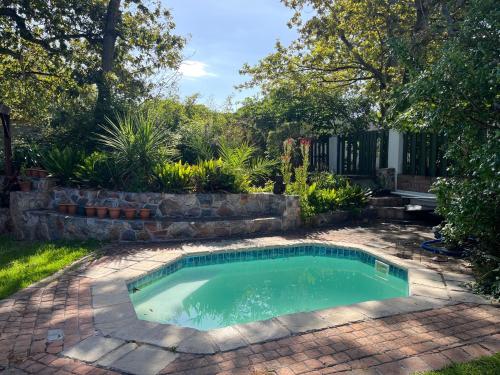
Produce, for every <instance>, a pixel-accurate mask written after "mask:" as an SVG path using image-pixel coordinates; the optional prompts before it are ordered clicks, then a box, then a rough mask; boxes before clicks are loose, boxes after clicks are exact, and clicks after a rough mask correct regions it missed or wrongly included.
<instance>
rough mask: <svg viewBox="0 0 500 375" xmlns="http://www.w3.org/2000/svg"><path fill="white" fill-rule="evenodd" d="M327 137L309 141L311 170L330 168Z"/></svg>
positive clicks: (326, 169) (317, 170)
mask: <svg viewBox="0 0 500 375" xmlns="http://www.w3.org/2000/svg"><path fill="white" fill-rule="evenodd" d="M328 139H329V137H328V136H325V137H320V138H316V139H314V140H313V141H312V143H311V151H310V153H311V154H310V164H311V167H310V168H311V170H312V171H316V172H320V171H328V170H330V147H329V142H328Z"/></svg>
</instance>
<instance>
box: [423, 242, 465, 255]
mask: <svg viewBox="0 0 500 375" xmlns="http://www.w3.org/2000/svg"><path fill="white" fill-rule="evenodd" d="M442 242H443V239H442V238H439V239H437V240H429V241H425V242H423V243H422V245H420V247H421V248H422V249H424V250H427V251H430V252H432V253H434V254H441V255H449V256H452V257H456V258H461V257H462V256H463V251H452V250H448V249H444V248H442V247H439V248H437V247H433V246H431V245H432V244H435V243H436V244H437V243H442Z"/></svg>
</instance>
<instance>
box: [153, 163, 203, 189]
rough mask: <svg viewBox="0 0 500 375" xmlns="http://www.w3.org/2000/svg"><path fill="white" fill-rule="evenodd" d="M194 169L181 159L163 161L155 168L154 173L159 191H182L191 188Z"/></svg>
mask: <svg viewBox="0 0 500 375" xmlns="http://www.w3.org/2000/svg"><path fill="white" fill-rule="evenodd" d="M193 172H194V169H193V167H191V166H190V165H188V164H183V163H182V161H179V162H177V163H165V164H162V165H158V166H157V167H156V168H155V175H156V178H157V180H158V184H159V186H160V191H162V192H168V193H182V192H186V191H188V190H192V189H193V175H194V174H193Z"/></svg>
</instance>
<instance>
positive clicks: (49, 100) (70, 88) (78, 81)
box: [0, 0, 185, 130]
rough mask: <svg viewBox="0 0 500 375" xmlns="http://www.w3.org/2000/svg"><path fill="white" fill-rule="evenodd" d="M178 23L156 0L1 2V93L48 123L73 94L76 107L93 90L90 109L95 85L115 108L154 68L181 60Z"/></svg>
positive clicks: (27, 119)
mask: <svg viewBox="0 0 500 375" xmlns="http://www.w3.org/2000/svg"><path fill="white" fill-rule="evenodd" d="M174 26H175V25H174V23H173V20H172V18H171V15H170V13H169V11H168V10H167V9H166V8H164V7H163V5H162V4H161V2H156V1H155V2H150V1H141V0H135V1H120V0H111V1H102V0H68V1H51V2H47V1H44V0H34V1H28V2H27V1H23V0H9V1H7V2H2V5H0V39H1V40H2V48H0V56H2V58H1V59H0V74H1V75H2V77H3V78H4V79H2V80H1V81H0V88H1V90H0V101H2V102H5V103H6V104H7V105H9V106H10V107H11V108H12V109H13V113H14V115H15V116H16V119H20V120H22V122H24V123H26V124H29V123H35V124H38V125H41V124H43V123H46V122H47V121H48V120H50V119H51V118H52V116H53V113H54V112H55V111H54V109H55V108H59V107H60V106H64V104H63V103H64V101H65V100H70V99H71V101H72V103H73V104H74V105H75V106H74V108H75V109H77V108H78V106H79V105H81V104H82V102H83V101H87V100H88V99H89V98H90V101H91V102H92V106H91V108H90V110H91V112H90V113H89V114H90V116H92V117H93V110H94V105H95V104H96V101H97V100H98V95H96V92H95V88H96V86H97V89H98V91H99V100H101V101H104V102H106V104H107V106H106V107H105V108H103V109H104V110H105V112H104V113H102V115H104V114H107V115H110V114H111V113H112V112H111V110H112V109H116V108H114V107H113V106H114V104H115V103H116V101H117V99H118V98H120V99H121V100H124V101H128V102H134V101H136V100H137V99H141V98H144V97H146V96H147V95H148V94H149V93H150V92H151V90H152V88H153V83H152V80H149V79H148V78H149V77H151V75H152V74H153V73H155V72H156V71H157V70H159V69H168V68H175V67H177V66H178V65H179V64H180V60H181V53H180V51H181V49H182V47H183V45H184V42H185V41H184V39H183V38H182V37H179V36H177V35H175V34H174V33H173V29H174ZM110 31H111V33H110ZM104 83H105V84H104ZM94 85H96V86H94ZM108 94H109V96H108ZM75 99H76V100H75ZM97 104H99V103H97ZM101 104H103V103H101ZM98 106H99V105H98ZM92 123H93V125H94V128H93V130H95V125H96V122H95V121H92Z"/></svg>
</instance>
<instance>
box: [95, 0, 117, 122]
mask: <svg viewBox="0 0 500 375" xmlns="http://www.w3.org/2000/svg"><path fill="white" fill-rule="evenodd" d="M120 3H121V0H109V3H108V9H107V12H106V19H105V20H104V35H103V39H102V52H101V71H100V74H99V76H98V79H97V90H98V94H97V103H96V107H95V123H96V125H100V124H103V123H104V119H105V116H106V115H107V114H109V111H110V110H111V87H110V84H109V81H108V77H107V74H108V73H109V72H111V71H112V69H113V62H114V59H115V44H116V38H117V35H118V34H117V25H118V22H119V20H120Z"/></svg>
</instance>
